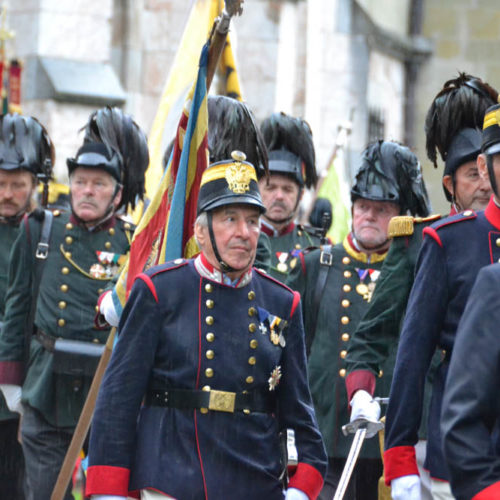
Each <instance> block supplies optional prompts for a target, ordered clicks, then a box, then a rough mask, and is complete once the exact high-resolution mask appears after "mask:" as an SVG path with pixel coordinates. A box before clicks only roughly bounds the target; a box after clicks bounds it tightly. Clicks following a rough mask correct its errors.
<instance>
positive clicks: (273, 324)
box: [257, 307, 288, 348]
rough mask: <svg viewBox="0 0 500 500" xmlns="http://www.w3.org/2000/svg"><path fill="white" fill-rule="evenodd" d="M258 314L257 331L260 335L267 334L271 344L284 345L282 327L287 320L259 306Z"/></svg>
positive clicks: (284, 326)
mask: <svg viewBox="0 0 500 500" xmlns="http://www.w3.org/2000/svg"><path fill="white" fill-rule="evenodd" d="M257 311H258V314H259V321H260V323H259V331H260V333H261V334H262V335H266V336H267V335H269V340H270V341H271V342H272V344H273V345H276V346H278V345H279V346H280V347H282V348H283V347H285V345H286V340H285V336H284V334H283V331H284V329H285V328H286V326H287V324H288V323H287V322H286V321H285V320H284V319H282V318H280V317H279V316H276V315H274V314H271V313H270V312H269V311H266V310H265V309H262V308H261V307H258V308H257Z"/></svg>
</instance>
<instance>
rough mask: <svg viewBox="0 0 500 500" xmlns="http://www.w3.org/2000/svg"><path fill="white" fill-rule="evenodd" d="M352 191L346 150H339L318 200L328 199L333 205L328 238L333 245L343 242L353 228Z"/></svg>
mask: <svg viewBox="0 0 500 500" xmlns="http://www.w3.org/2000/svg"><path fill="white" fill-rule="evenodd" d="M350 191H351V189H350V187H349V183H348V182H347V180H346V168H345V161H344V149H343V148H338V149H337V152H336V154H335V157H334V158H333V161H332V163H331V164H330V166H329V168H328V172H327V173H326V177H325V179H324V181H323V183H322V184H321V187H320V189H319V191H318V198H326V199H328V200H330V203H331V204H332V225H331V227H330V230H329V231H328V233H327V236H328V238H330V240H331V241H332V242H333V243H339V242H341V241H343V240H344V238H345V237H346V236H347V233H349V230H350V227H351V211H350V209H349V207H350V205H351V202H350V199H349V193H350Z"/></svg>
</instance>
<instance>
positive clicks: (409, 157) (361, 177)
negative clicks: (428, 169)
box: [351, 141, 429, 217]
mask: <svg viewBox="0 0 500 500" xmlns="http://www.w3.org/2000/svg"><path fill="white" fill-rule="evenodd" d="M357 198H365V199H368V200H374V201H390V202H393V203H396V204H398V205H399V207H400V210H401V213H403V214H404V213H406V212H407V211H409V212H410V213H411V214H412V215H419V216H424V217H425V216H426V215H428V214H429V199H428V195H427V189H426V187H425V183H424V180H423V178H422V170H421V168H420V162H419V161H418V159H417V157H416V156H415V155H414V154H413V153H412V152H411V151H410V150H409V149H408V148H407V147H406V146H402V145H401V144H398V143H396V142H392V141H377V142H375V143H373V144H370V145H369V146H368V147H367V148H366V149H365V150H364V152H363V156H362V159H361V165H360V167H359V169H358V171H357V173H356V179H355V183H354V185H353V187H352V189H351V199H352V201H354V200H356V199H357Z"/></svg>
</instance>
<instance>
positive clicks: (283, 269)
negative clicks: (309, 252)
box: [261, 222, 321, 283]
mask: <svg viewBox="0 0 500 500" xmlns="http://www.w3.org/2000/svg"><path fill="white" fill-rule="evenodd" d="M316 231H318V229H317V228H312V227H307V226H301V225H298V224H295V223H293V222H292V223H290V224H289V225H288V226H287V228H286V229H285V230H283V231H282V232H281V234H278V233H277V232H276V231H275V230H274V229H272V228H271V227H270V226H269V225H268V224H266V223H262V225H261V233H264V234H266V235H267V236H269V240H270V243H271V267H270V269H269V274H270V275H271V276H272V277H273V278H275V279H277V280H279V281H281V282H282V283H287V282H288V278H289V275H290V271H291V270H292V269H293V268H294V267H295V266H296V265H297V263H298V255H299V253H300V250H302V249H304V248H308V247H319V244H320V241H321V238H320V237H319V236H318V235H317V233H316Z"/></svg>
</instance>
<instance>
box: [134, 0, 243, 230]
mask: <svg viewBox="0 0 500 500" xmlns="http://www.w3.org/2000/svg"><path fill="white" fill-rule="evenodd" d="M223 7H224V2H223V0H195V1H194V2H193V7H192V8H191V12H190V14H189V18H188V21H187V23H186V27H185V28H184V32H183V34H182V39H181V42H180V45H179V49H178V50H177V53H176V56H175V59H174V62H173V64H172V67H171V68H170V72H169V75H168V77H167V82H166V84H165V87H164V89H163V92H162V96H161V98H160V104H159V106H158V110H157V112H156V115H155V118H154V120H153V125H152V127H151V130H150V133H149V140H148V146H149V158H150V161H149V167H148V170H147V171H146V180H145V188H146V194H145V199H146V204H147V202H148V200H151V198H152V197H153V196H154V193H155V191H156V188H157V186H158V179H160V178H161V176H162V174H163V164H162V160H163V152H164V151H165V149H166V147H167V145H168V143H169V142H170V139H171V138H172V137H174V134H175V130H176V126H177V123H178V120H179V116H180V115H181V112H182V107H183V105H184V102H185V100H186V96H187V93H188V92H189V89H190V88H191V85H192V83H193V81H194V79H195V78H196V70H197V68H198V59H199V55H200V47H202V46H203V44H204V43H205V41H206V40H207V38H208V35H209V33H210V30H211V29H212V26H213V23H214V21H215V18H216V17H217V16H218V15H219V14H220V13H221V12H222V9H223ZM219 71H220V72H221V73H222V75H223V77H224V83H225V91H224V92H223V93H225V94H226V95H228V96H230V97H234V98H235V99H238V100H242V98H241V90H240V85H239V81H238V74H237V72H236V65H235V59H234V55H233V50H232V46H231V42H230V37H229V34H228V35H227V43H226V46H225V48H224V52H223V54H222V57H221V62H220V65H219ZM144 208H145V205H144V203H143V202H140V203H138V204H137V207H136V209H135V210H134V212H133V213H132V219H133V220H134V222H135V223H136V224H137V223H138V221H139V220H140V218H141V217H142V214H143V213H144Z"/></svg>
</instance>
